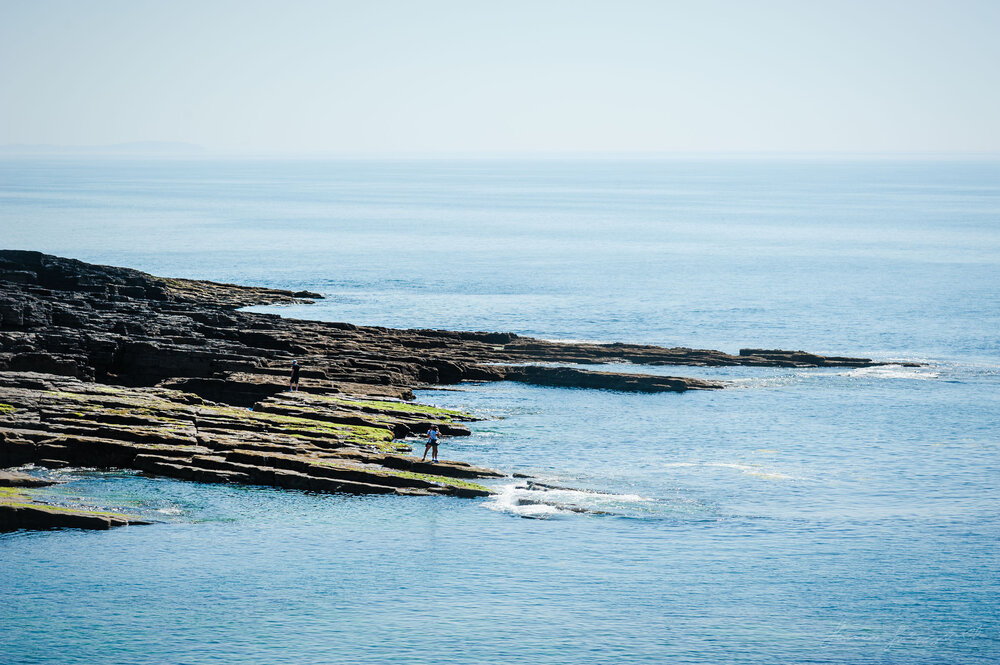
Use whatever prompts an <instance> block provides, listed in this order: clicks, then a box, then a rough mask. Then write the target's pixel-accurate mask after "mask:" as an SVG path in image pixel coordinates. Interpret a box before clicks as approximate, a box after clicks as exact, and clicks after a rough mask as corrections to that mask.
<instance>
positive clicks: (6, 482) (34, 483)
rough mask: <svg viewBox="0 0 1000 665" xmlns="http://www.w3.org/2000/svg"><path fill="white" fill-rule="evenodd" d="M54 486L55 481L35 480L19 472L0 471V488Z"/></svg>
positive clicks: (33, 477)
mask: <svg viewBox="0 0 1000 665" xmlns="http://www.w3.org/2000/svg"><path fill="white" fill-rule="evenodd" d="M55 484H56V483H55V481H52V480H44V479H42V478H36V477H35V476H31V475H28V474H27V473H20V472H19V471H0V487H47V486H49V485H55Z"/></svg>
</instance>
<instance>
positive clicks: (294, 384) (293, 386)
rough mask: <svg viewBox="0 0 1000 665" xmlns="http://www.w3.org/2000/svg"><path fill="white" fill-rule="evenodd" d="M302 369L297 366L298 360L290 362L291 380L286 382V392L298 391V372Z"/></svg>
mask: <svg viewBox="0 0 1000 665" xmlns="http://www.w3.org/2000/svg"><path fill="white" fill-rule="evenodd" d="M301 368H302V366H301V365H299V361H298V360H293V361H292V378H291V379H289V380H288V390H289V391H292V390H296V391H297V390H298V389H299V370H300V369H301Z"/></svg>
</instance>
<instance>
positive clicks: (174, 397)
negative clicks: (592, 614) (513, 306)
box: [0, 250, 876, 529]
mask: <svg viewBox="0 0 1000 665" xmlns="http://www.w3.org/2000/svg"><path fill="white" fill-rule="evenodd" d="M320 297H321V296H320V295H319V294H315V293H309V292H306V291H299V292H292V291H282V290H276V289H269V288H259V287H247V286H236V285H230V284H216V283H213V282H204V281H195V280H185V279H167V278H160V277H155V276H152V275H148V274H146V273H143V272H139V271H136V270H131V269H128V268H116V267H109V266H98V265H92V264H87V263H83V262H80V261H76V260H72V259H64V258H59V257H55V256H49V255H45V254H41V253H38V252H29V251H17V250H0V467H3V466H17V465H23V464H29V463H30V464H36V465H41V466H48V467H60V466H83V467H94V468H119V469H134V470H137V471H141V472H143V473H149V474H153V475H161V476H169V477H174V478H181V479H185V480H194V481H199V482H226V483H243V484H257V485H269V486H275V487H283V488H294V489H303V490H313V491H325V492H353V493H366V494H406V495H435V494H446V495H453V496H483V495H486V494H488V493H489V490H488V489H487V488H486V487H484V486H481V485H478V484H476V483H474V482H472V481H473V480H475V479H479V478H489V477H493V476H498V475H500V474H498V473H497V472H495V471H491V470H489V469H482V468H477V467H473V466H470V465H467V464H464V463H461V462H442V463H440V464H433V465H432V464H429V463H422V462H420V461H419V459H417V458H415V457H413V456H409V455H406V454H405V453H406V452H408V450H409V446H408V444H407V443H406V438H407V437H410V436H413V435H415V434H419V433H422V432H424V431H426V430H427V428H428V427H429V426H430V425H431V424H437V425H438V426H439V428H440V429H441V431H442V432H443V433H444V434H445V435H446V436H448V435H450V436H461V435H464V434H468V433H469V430H468V428H467V427H466V426H465V425H463V424H462V422H463V421H464V420H469V419H472V416H471V415H469V414H462V413H457V412H452V411H446V410H442V409H436V408H434V407H428V406H423V405H419V404H414V403H412V399H413V392H412V390H413V389H414V388H419V387H425V386H428V385H439V384H455V383H459V382H462V381H502V380H510V381H521V382H525V383H531V384H537V385H547V386H560V387H571V388H594V389H608V390H622V391H636V392H662V391H672V392H684V391H687V390H706V389H718V388H723V387H724V386H725V384H724V383H722V382H718V381H707V380H702V379H692V378H685V377H667V376H654V375H649V374H632V373H619V372H605V371H590V370H586V369H581V368H579V367H566V365H578V366H579V365H583V366H586V365H594V364H602V363H613V362H626V363H637V364H645V365H696V366H724V365H751V366H763V367H864V366H869V365H873V364H876V363H873V362H872V361H871V360H869V359H865V358H846V357H824V356H819V355H815V354H810V353H805V352H801V351H782V350H766V349H744V350H743V351H741V352H740V354H739V355H730V354H726V353H722V352H720V351H711V350H699V349H688V348H661V347H656V346H642V345H632V344H580V343H560V342H551V341H544V340H538V339H532V338H526V337H521V336H518V335H515V334H512V333H488V332H456V331H445V330H396V329H390V328H382V327H370V326H369V327H365V326H355V325H351V324H349V323H324V322H317V321H302V320H295V319H286V318H282V317H279V316H277V315H274V314H261V313H252V312H245V311H240V309H239V308H241V307H245V306H248V305H260V304H291V303H304V302H306V303H307V302H310V301H311V300H314V299H317V298H320ZM293 359H296V360H298V362H299V363H300V364H301V365H302V367H303V369H302V371H301V390H300V391H299V392H296V393H289V392H287V381H288V372H289V366H290V364H291V361H292V360H293ZM14 504H17V505H16V506H15V505H14ZM2 505H3V501H0V506H2ZM7 505H8V508H2V507H0V515H7V517H5V518H0V529H2V528H9V527H10V526H11V525H17V524H22V523H28V522H30V520H26V519H25V518H24V514H23V513H22V511H23V510H25V509H26V503H25V502H23V501H22V502H14V501H7ZM11 506H13V507H11ZM57 512H58V511H57ZM105 517H106V516H105ZM105 517H101V518H100V519H102V520H104V521H103V522H102V523H103V524H106V525H110V526H114V525H116V524H118V523H121V522H120V521H113V520H112V519H111V518H107V519H105ZM44 519H45V518H39V520H41V522H44ZM125 521H126V522H127V520H125ZM4 525H6V527H5V526H4ZM13 528H20V527H17V526H14V527H13ZM105 528H106V527H105Z"/></svg>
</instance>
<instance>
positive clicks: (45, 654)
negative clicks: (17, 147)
mask: <svg viewBox="0 0 1000 665" xmlns="http://www.w3.org/2000/svg"><path fill="white" fill-rule="evenodd" d="M0 246H2V247H4V248H20V249H36V250H41V251H44V252H49V253H54V254H60V255H64V256H70V257H75V258H79V259H82V260H86V261H91V262H98V263H106V264H114V265H124V266H131V267H135V268H139V269H142V270H146V271H149V272H152V273H154V274H158V275H164V276H174V277H191V278H204V279H213V280H218V281H228V282H240V283H248V284H257V285H265V286H273V287H279V288H291V289H296V290H298V289H309V290H313V291H319V292H321V293H323V294H324V295H325V296H326V299H325V300H322V301H319V302H317V303H316V304H314V305H308V306H296V307H286V308H269V309H267V311H276V312H279V313H281V314H282V315H284V316H292V317H297V318H312V319H323V320H336V321H349V322H353V323H359V324H377V325H386V326H395V327H419V328H449V329H459V330H500V331H513V332H517V333H521V334H526V335H534V336H539V337H544V338H547V339H574V340H595V341H625V342H642V343H653V344H661V345H667V346H690V347H697V348H718V349H721V350H724V351H728V352H736V351H737V350H738V349H740V348H741V347H767V348H791V349H804V350H807V351H811V352H817V353H824V354H846V355H860V356H865V357H871V358H875V359H878V360H884V361H898V362H904V361H905V362H919V363H923V365H922V366H920V367H903V366H901V365H887V366H881V367H874V368H864V369H807V370H802V369H768V368H714V369H713V368H690V367H658V368H647V367H641V366H624V367H622V366H618V367H616V369H618V370H620V371H648V372H656V373H663V374H672V375H681V376H700V377H710V378H719V379H726V380H730V381H732V382H733V387H732V388H730V389H727V390H723V391H715V392H691V393H687V394H660V395H636V394H623V393H615V392H607V391H590V390H572V389H559V388H543V387H532V386H524V385H518V384H508V383H497V384H487V385H478V384H477V385H460V386H452V387H449V389H447V390H427V391H421V392H420V393H419V396H418V397H419V399H420V400H422V401H424V402H428V403H432V404H437V405H440V406H445V407H457V408H461V409H465V410H470V411H472V412H474V413H476V414H477V415H479V416H482V417H484V418H486V419H485V420H483V421H480V422H476V423H473V430H474V434H473V436H471V437H467V438H452V439H447V440H445V442H444V445H443V448H442V456H443V457H446V458H455V459H461V460H466V461H469V462H472V463H476V464H482V465H487V466H493V467H497V468H500V469H503V470H505V471H509V472H519V473H524V474H530V475H532V476H534V477H536V478H538V479H539V480H541V481H543V482H546V483H548V484H551V485H555V486H559V487H563V488H569V489H553V490H543V489H535V490H528V489H526V488H525V487H523V486H519V485H518V484H517V483H515V482H513V481H512V480H510V479H508V480H498V481H496V482H495V483H494V485H495V487H497V488H498V489H499V490H500V493H499V494H498V495H497V496H496V497H494V498H491V499H486V500H462V499H453V498H441V497H435V498H409V497H350V496H336V495H318V494H307V493H299V492H292V491H278V490H272V489H262V488H249V487H227V486H211V485H204V486H202V485H198V484H194V483H183V482H176V481H171V480H165V479H150V478H143V477H140V476H136V475H132V474H127V473H98V472H93V471H88V470H84V469H72V470H65V471H59V472H51V473H52V474H54V475H56V476H58V477H61V478H63V479H66V480H69V481H70V482H68V483H66V484H62V485H59V486H56V487H54V488H52V489H49V490H48V494H49V496H50V498H51V499H52V500H54V501H59V502H64V503H66V504H68V505H80V504H82V505H90V506H99V507H104V506H113V507H126V508H128V509H129V510H131V511H133V512H139V513H141V514H144V515H149V516H150V517H153V518H155V519H158V520H160V523H158V524H156V525H153V526H146V527H132V528H125V529H118V530H114V531H111V532H95V533H87V532H74V531H57V532H45V533H13V534H5V535H0V566H2V567H0V597H2V598H3V603H2V604H0V661H2V662H3V663H5V664H24V663H59V664H61V663H81V664H82V663H87V664H90V663H98V662H99V663H123V664H124V663H195V664H197V663H296V664H301V663H317V664H319V663H366V664H367V663H372V664H375V663H389V662H391V663H400V664H416V663H476V664H480V663H499V664H504V663H512V664H513V663H526V664H527V663H530V664H532V665H541V664H598V663H600V664H603V663H656V664H660V663H907V664H910V663H917V664H920V663H928V664H929V663H996V662H998V661H1000V572H998V571H1000V513H998V509H1000V332H998V331H1000V161H990V160H974V161H963V160H958V159H948V160H926V161H920V160H910V161H901V160H889V159H882V160H867V161H850V160H821V159H773V160H763V159H760V160H755V159H740V160H721V159H719V160H711V159H704V160H695V159H687V160H653V159H646V160H611V159H606V160H597V159H593V160H582V159H581V160H556V159H549V160H534V161H515V160H468V161H456V160H426V161H416V160H415V161H405V160H397V161H386V160H383V161H378V160H367V161H361V160H358V161H274V160H249V161H221V160H210V159H204V160H199V161H180V160H159V161H142V160H126V159H117V160H114V159H105V160H96V159H95V160H85V159H79V158H75V159H53V158H44V159H43V158H32V159H7V160H4V161H0ZM39 473H41V472H39Z"/></svg>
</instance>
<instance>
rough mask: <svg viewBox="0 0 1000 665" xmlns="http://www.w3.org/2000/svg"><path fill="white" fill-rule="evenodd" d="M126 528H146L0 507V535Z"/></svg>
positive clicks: (41, 509)
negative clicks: (48, 530)
mask: <svg viewBox="0 0 1000 665" xmlns="http://www.w3.org/2000/svg"><path fill="white" fill-rule="evenodd" d="M128 524H150V522H146V521H143V520H138V519H134V520H133V519H128V518H125V517H120V516H117V515H105V514H101V513H91V512H86V511H79V510H71V509H65V508H54V507H49V506H43V505H41V504H7V503H0V531H17V530H19V529H32V530H38V529H92V530H99V531H102V530H106V529H110V528H112V527H116V526H125V525H128Z"/></svg>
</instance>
